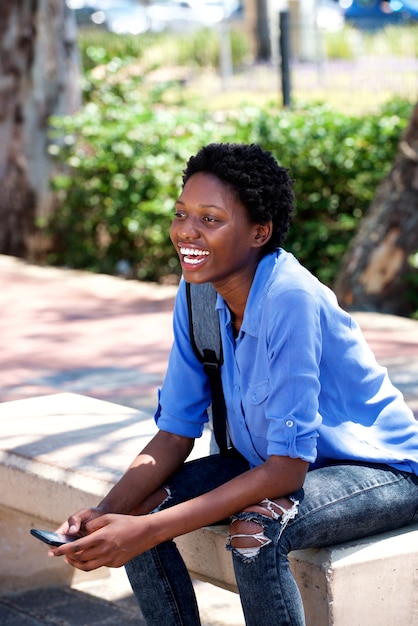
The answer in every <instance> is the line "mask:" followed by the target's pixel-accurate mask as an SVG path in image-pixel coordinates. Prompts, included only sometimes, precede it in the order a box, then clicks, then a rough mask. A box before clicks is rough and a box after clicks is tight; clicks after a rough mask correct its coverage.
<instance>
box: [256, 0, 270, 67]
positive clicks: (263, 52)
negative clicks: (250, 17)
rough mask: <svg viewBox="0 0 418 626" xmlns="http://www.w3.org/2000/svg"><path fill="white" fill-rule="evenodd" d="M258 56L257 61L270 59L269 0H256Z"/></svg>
mask: <svg viewBox="0 0 418 626" xmlns="http://www.w3.org/2000/svg"><path fill="white" fill-rule="evenodd" d="M255 32H256V36H255V39H256V46H257V50H256V57H257V61H270V59H271V40H270V25H269V13H268V0H256V25H255Z"/></svg>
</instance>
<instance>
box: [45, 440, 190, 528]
mask: <svg viewBox="0 0 418 626" xmlns="http://www.w3.org/2000/svg"><path fill="white" fill-rule="evenodd" d="M193 444H194V440H193V439H188V438H186V437H180V436H178V435H173V434H171V433H167V432H164V431H161V430H160V431H158V432H157V434H156V435H155V436H154V437H153V439H151V441H150V442H149V443H148V444H147V445H146V446H145V448H144V449H143V450H142V452H141V453H140V454H139V455H138V456H137V457H136V458H135V459H134V461H133V462H132V463H131V465H130V466H129V468H128V469H127V470H126V472H125V473H124V475H123V476H122V478H121V479H120V480H119V481H118V482H117V483H116V484H115V485H114V487H113V488H112V489H111V490H110V491H109V493H108V494H107V495H106V496H105V498H103V500H102V501H101V502H100V503H99V504H98V506H97V507H95V508H93V509H82V510H80V511H78V512H77V513H74V514H73V515H71V516H70V517H69V518H68V520H66V521H65V522H64V523H63V524H62V525H61V526H60V527H59V528H58V529H57V531H58V532H59V533H64V534H66V533H70V534H78V532H79V531H80V530H81V531H82V532H83V531H85V530H86V525H87V523H88V522H91V521H92V520H93V519H96V518H98V517H100V516H103V515H105V514H106V513H119V514H125V515H142V514H144V513H149V512H150V511H152V510H153V509H154V508H155V507H156V506H158V504H161V502H162V500H163V499H164V497H165V495H166V494H165V492H164V489H162V488H161V485H162V484H163V483H164V481H165V480H166V479H167V478H168V477H169V476H171V474H172V473H173V472H174V471H175V470H176V469H178V468H179V467H180V466H181V465H182V463H183V462H184V461H185V460H186V458H187V457H188V455H189V454H190V452H191V450H192V448H193Z"/></svg>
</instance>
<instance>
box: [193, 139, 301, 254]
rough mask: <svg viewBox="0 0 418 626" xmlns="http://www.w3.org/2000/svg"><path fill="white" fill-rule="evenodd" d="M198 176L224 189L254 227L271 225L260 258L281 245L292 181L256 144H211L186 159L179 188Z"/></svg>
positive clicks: (287, 222)
mask: <svg viewBox="0 0 418 626" xmlns="http://www.w3.org/2000/svg"><path fill="white" fill-rule="evenodd" d="M199 172H202V173H205V174H211V175H213V176H216V177H217V178H218V179H219V180H220V181H221V182H223V183H225V184H226V185H228V186H229V188H230V189H231V190H232V191H233V192H234V193H235V194H236V196H237V198H238V199H239V200H240V202H242V204H243V205H244V206H245V208H246V209H247V211H248V214H249V217H250V220H251V221H252V222H253V223H254V224H266V223H267V222H269V221H270V220H271V221H272V223H273V232H272V236H271V238H270V239H269V241H268V242H267V243H266V244H265V246H264V248H263V253H264V254H267V253H268V252H271V251H273V250H276V249H277V248H278V247H279V246H280V245H281V244H282V243H283V241H284V240H285V238H286V235H287V233H288V230H289V226H290V219H291V214H292V211H293V206H294V193H293V180H292V179H291V178H290V176H289V172H288V170H287V169H286V168H284V167H281V166H280V165H279V164H278V163H277V161H276V159H275V158H274V157H273V155H272V154H271V153H270V152H267V151H265V150H263V149H262V148H260V146H258V145H256V144H235V143H211V144H209V145H207V146H205V147H203V148H201V149H200V150H199V152H198V153H197V154H196V155H195V156H192V157H190V159H189V161H188V162H187V164H186V168H185V169H184V171H183V187H184V185H185V184H186V183H187V181H188V180H189V178H190V177H191V176H193V174H197V173H199Z"/></svg>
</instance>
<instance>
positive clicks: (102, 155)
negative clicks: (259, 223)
mask: <svg viewBox="0 0 418 626" xmlns="http://www.w3.org/2000/svg"><path fill="white" fill-rule="evenodd" d="M90 52H91V53H93V51H90ZM93 56H94V53H93ZM86 93H87V94H88V102H87V103H86V105H85V106H84V108H83V110H82V111H81V112H80V113H79V114H77V115H75V116H72V117H66V118H58V119H55V120H53V127H54V132H53V133H52V135H51V144H50V152H51V154H53V155H54V156H55V158H56V162H57V167H58V172H59V173H58V174H57V175H56V176H55V178H54V181H53V188H54V190H55V192H56V197H57V211H56V213H55V215H54V217H53V219H52V220H50V222H49V223H48V224H44V225H42V226H43V228H44V230H46V231H47V232H48V233H49V234H50V237H51V251H50V254H49V258H48V261H49V262H50V263H52V264H56V265H65V266H69V267H74V268H83V269H89V270H93V271H99V272H105V273H114V272H115V271H116V267H117V265H118V262H120V261H121V260H123V261H127V262H128V263H129V265H130V267H131V268H132V272H133V276H134V277H136V278H139V279H141V280H153V281H159V280H162V279H164V277H166V276H167V275H171V274H176V273H177V274H178V273H179V267H178V263H177V257H176V254H175V253H174V251H173V249H172V246H171V243H170V239H169V225H170V222H171V218H172V215H173V210H174V209H173V207H174V201H175V199H176V197H177V195H178V193H179V189H180V182H181V172H182V168H183V167H184V165H185V162H186V160H187V159H188V157H189V156H190V155H191V154H193V153H195V152H196V151H197V150H198V149H199V148H200V147H201V146H202V145H204V144H206V143H209V142H211V141H221V142H222V141H237V142H254V143H258V144H260V145H261V146H262V147H264V148H266V149H269V150H271V151H272V153H273V154H274V155H275V156H276V158H277V159H278V161H279V162H280V163H281V164H282V165H283V166H285V167H288V168H289V169H290V171H291V174H292V177H293V178H294V179H295V192H296V198H297V210H296V213H295V216H294V220H293V226H292V229H291V232H290V234H289V237H288V240H287V242H286V246H285V247H286V248H287V249H288V250H290V251H292V252H294V253H295V254H296V256H297V257H298V258H299V259H300V260H301V261H302V262H303V263H304V264H305V265H306V266H307V267H308V268H310V269H311V271H313V272H314V273H315V274H316V275H317V276H318V277H319V278H320V279H321V280H323V281H325V282H326V283H328V284H332V282H333V279H334V277H335V275H336V272H337V270H338V266H339V262H340V260H341V256H342V254H343V252H344V250H345V249H346V247H347V245H348V242H349V241H350V239H351V237H352V235H353V232H354V230H355V228H356V226H357V224H358V222H359V220H360V219H361V217H362V215H363V214H364V211H365V210H366V209H367V207H368V206H369V204H370V202H371V200H372V198H373V196H374V193H375V190H376V186H377V185H378V183H379V181H380V180H381V179H382V178H383V177H384V176H385V175H386V173H387V172H388V170H389V168H390V167H391V164H392V162H393V159H394V155H395V151H396V147H397V144H398V142H399V138H400V135H401V132H402V130H403V129H404V128H405V126H406V124H407V122H408V119H409V116H410V113H411V109H412V105H411V104H410V103H407V102H403V101H393V102H391V103H389V104H387V105H386V106H385V108H384V110H383V111H381V112H379V113H375V114H372V115H367V116H364V117H349V116H346V115H342V114H340V113H336V112H335V111H332V110H330V109H329V108H327V107H326V106H324V105H321V104H318V105H315V106H313V105H311V106H306V107H300V108H297V109H294V110H278V109H277V107H273V106H271V107H266V108H264V109H259V108H255V107H242V108H241V109H240V110H239V111H236V112H231V113H228V114H225V113H224V114H220V113H219V112H218V113H209V112H207V111H204V110H201V109H195V108H193V107H191V106H186V105H185V103H184V101H183V98H184V96H183V90H182V88H181V86H180V85H177V84H174V83H168V84H161V83H160V84H153V87H152V88H151V87H150V86H149V85H148V82H147V79H146V76H144V75H142V74H141V72H139V71H137V67H136V69H135V66H132V64H127V63H126V62H122V61H121V60H120V59H119V58H117V57H115V58H113V59H112V60H111V61H109V62H108V63H107V64H104V65H103V66H102V68H101V70H100V78H97V77H96V78H95V77H94V72H93V74H92V73H86Z"/></svg>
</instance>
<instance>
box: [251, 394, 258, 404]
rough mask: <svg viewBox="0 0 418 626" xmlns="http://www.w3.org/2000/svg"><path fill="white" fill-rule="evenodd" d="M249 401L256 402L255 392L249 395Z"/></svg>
mask: <svg viewBox="0 0 418 626" xmlns="http://www.w3.org/2000/svg"><path fill="white" fill-rule="evenodd" d="M251 402H257V394H256V393H253V394H252V396H251Z"/></svg>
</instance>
